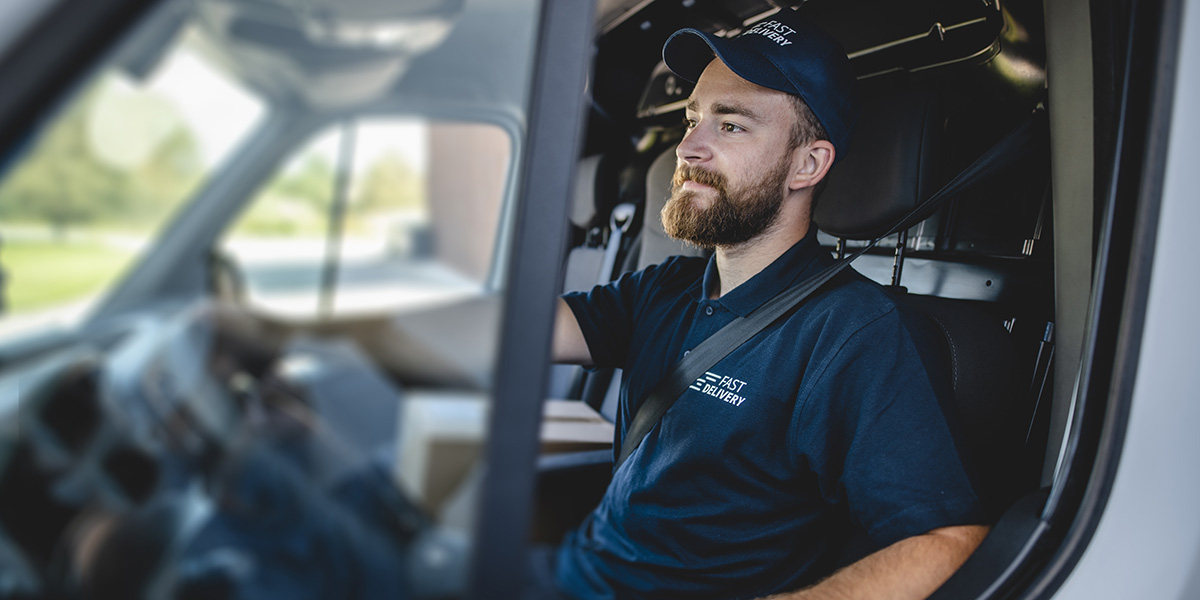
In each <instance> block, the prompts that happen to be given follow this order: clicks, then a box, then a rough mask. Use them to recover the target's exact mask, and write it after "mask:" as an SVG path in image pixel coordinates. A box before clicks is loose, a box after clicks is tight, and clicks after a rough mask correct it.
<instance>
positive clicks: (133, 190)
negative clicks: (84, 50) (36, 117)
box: [0, 80, 204, 236]
mask: <svg viewBox="0 0 1200 600" xmlns="http://www.w3.org/2000/svg"><path fill="white" fill-rule="evenodd" d="M104 85H105V82H104V80H101V81H100V83H99V84H97V85H96V86H95V87H94V88H93V89H92V90H89V91H88V92H87V93H85V94H84V95H83V96H82V97H81V98H80V100H79V101H78V102H77V103H75V104H74V105H72V106H70V107H69V108H68V109H67V110H66V111H64V112H63V114H62V116H61V117H60V118H59V119H58V120H57V121H56V122H54V123H53V124H52V125H51V126H50V127H49V128H48V129H47V130H46V131H45V133H44V134H43V135H42V137H41V138H40V139H39V141H38V142H37V144H36V146H34V147H33V149H32V150H31V151H30V153H29V154H28V155H27V156H26V158H25V160H24V161H23V162H22V163H20V164H19V165H18V166H17V167H16V168H15V169H14V170H13V171H12V172H11V173H10V174H9V176H8V177H7V178H6V179H4V180H2V181H0V216H4V217H6V218H10V219H12V218H19V219H30V220H38V221H44V222H46V223H48V224H49V225H50V226H51V227H52V228H53V229H54V230H55V232H57V234H58V235H60V236H62V235H66V233H67V231H68V229H69V228H71V227H74V226H77V225H79V224H83V223H88V222H92V221H95V220H97V219H104V220H109V221H122V220H129V219H142V218H156V217H161V216H162V214H163V213H164V212H165V211H166V210H169V209H170V207H173V206H175V205H176V204H178V202H179V201H180V200H181V199H183V198H184V197H185V196H186V195H187V194H188V193H189V192H190V191H191V190H192V188H194V186H195V185H196V184H197V183H198V182H199V181H200V179H201V177H202V175H203V173H204V165H203V161H202V158H201V156H200V151H199V146H198V144H197V142H196V138H195V135H194V134H193V133H192V131H191V130H189V129H187V128H186V127H184V126H182V123H183V122H182V120H179V121H178V123H179V125H177V126H175V127H174V129H172V130H171V131H170V133H169V135H167V136H166V137H165V138H164V139H163V141H162V142H160V143H158V144H156V146H155V147H154V148H153V150H152V152H151V153H150V154H149V155H148V156H147V157H146V158H145V160H143V161H142V162H141V164H138V165H134V166H131V167H130V168H127V169H126V168H121V167H117V166H113V165H112V164H110V163H109V162H106V161H104V160H102V159H101V158H100V157H98V156H97V155H96V148H95V147H94V146H93V144H92V142H91V141H89V134H88V124H89V123H88V119H89V118H93V117H94V115H93V111H92V108H93V106H94V104H95V103H96V101H97V98H98V97H99V96H100V91H101V90H102V89H103V87H104ZM168 108H169V107H168ZM115 117H116V118H118V119H119V120H120V121H119V122H122V123H124V122H127V121H126V120H127V119H128V120H132V119H137V118H139V115H137V114H118V115H115Z"/></svg>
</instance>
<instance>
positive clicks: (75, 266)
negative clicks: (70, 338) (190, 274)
mask: <svg viewBox="0 0 1200 600" xmlns="http://www.w3.org/2000/svg"><path fill="white" fill-rule="evenodd" d="M80 89H81V91H80V92H79V93H77V94H76V95H75V97H74V98H72V99H71V100H69V101H68V102H67V103H66V105H65V106H64V107H63V108H62V109H61V110H60V111H58V112H57V113H56V115H55V116H54V118H53V119H51V120H50V122H49V123H48V124H47V125H46V126H45V127H43V128H41V130H40V131H39V132H38V134H37V135H36V136H35V138H34V140H33V142H32V144H31V145H30V146H29V148H28V150H27V152H26V153H25V155H24V156H23V157H22V158H21V160H19V161H18V162H17V163H16V164H15V165H14V166H13V167H12V168H10V169H9V170H8V171H7V172H5V173H3V175H0V269H3V271H2V275H0V344H2V343H4V342H5V341H6V340H9V339H12V338H14V337H18V336H27V335H32V334H37V333H39V332H42V331H47V330H52V329H62V328H66V327H71V326H73V325H74V324H76V323H78V322H79V321H80V320H81V319H82V318H83V317H85V316H86V315H87V314H88V312H89V309H90V308H91V307H92V306H94V305H95V303H96V301H97V300H98V299H99V298H101V297H102V296H103V294H104V293H105V292H106V291H107V290H108V289H109V288H110V287H111V286H112V285H113V284H114V283H116V282H117V281H118V280H119V279H120V277H121V275H122V274H123V273H124V272H125V271H126V269H128V268H129V266H130V264H131V263H132V262H133V261H134V260H135V259H136V258H137V257H138V255H139V252H140V251H141V250H142V249H143V248H145V247H146V245H147V243H148V242H149V241H151V240H153V239H154V237H155V236H156V234H157V233H158V232H159V231H160V230H161V229H162V227H163V225H164V224H165V223H166V222H167V221H168V220H169V219H170V217H171V216H172V215H173V214H174V213H175V211H176V209H177V208H178V207H179V206H180V205H181V204H182V203H183V201H184V200H186V199H187V198H189V197H190V196H191V195H192V194H193V193H194V192H195V191H196V190H197V189H198V188H199V187H200V186H201V185H202V184H203V183H204V182H205V181H206V180H207V179H208V178H209V176H210V175H212V173H213V172H214V170H215V169H216V168H217V166H218V165H220V164H221V163H222V161H224V160H225V159H226V158H227V157H228V156H229V155H230V153H231V152H232V151H233V150H234V149H235V148H236V147H237V146H238V144H239V143H240V142H241V141H242V140H243V139H244V138H245V137H246V135H247V134H248V133H249V132H250V131H251V130H252V129H253V128H254V126H255V125H256V124H257V123H258V122H259V121H260V120H261V119H262V118H263V116H264V113H265V105H264V103H263V101H262V100H261V99H260V98H259V97H257V96H256V95H255V94H253V93H252V92H251V91H250V90H247V89H245V88H244V87H241V86H239V85H238V84H237V83H236V82H235V81H233V80H231V79H230V78H229V77H227V76H225V75H224V74H223V73H222V72H220V71H219V70H217V69H216V68H215V67H214V66H213V65H212V64H211V61H210V60H208V59H206V57H205V56H204V55H203V54H202V53H201V52H200V51H199V48H198V44H197V40H196V36H195V33H194V32H193V31H191V30H185V31H184V32H183V33H182V34H181V35H180V36H179V39H178V41H177V43H175V44H173V45H172V46H171V47H170V48H169V50H168V51H167V53H166V54H165V57H164V58H163V60H161V61H160V62H159V63H158V65H157V67H156V68H154V69H153V70H152V71H151V72H149V73H148V74H147V75H146V76H145V77H142V78H137V77H135V76H133V75H131V74H130V73H129V72H127V71H126V70H122V69H118V68H108V69H104V70H102V71H101V72H100V73H99V74H97V75H96V76H95V77H93V78H92V80H91V81H90V82H88V83H87V84H85V85H84V86H82V87H81V88H80Z"/></svg>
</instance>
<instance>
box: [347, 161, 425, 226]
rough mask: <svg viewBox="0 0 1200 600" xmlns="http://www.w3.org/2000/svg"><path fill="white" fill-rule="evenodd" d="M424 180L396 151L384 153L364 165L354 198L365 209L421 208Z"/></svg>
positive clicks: (422, 206)
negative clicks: (364, 168)
mask: <svg viewBox="0 0 1200 600" xmlns="http://www.w3.org/2000/svg"><path fill="white" fill-rule="evenodd" d="M424 183H425V182H424V179H423V178H422V177H421V176H420V174H418V173H417V172H416V170H415V169H413V168H412V166H411V165H410V164H409V163H408V161H407V160H405V159H404V157H403V156H401V155H400V154H399V153H398V152H395V151H390V152H385V153H383V154H381V155H379V157H378V158H376V159H375V161H374V162H372V163H371V164H370V165H368V166H367V168H366V171H365V173H364V174H363V176H362V179H361V185H359V186H358V188H357V190H356V191H357V193H356V194H355V196H354V198H353V201H354V202H355V203H356V204H357V205H358V206H359V207H361V208H362V209H363V210H367V211H388V210H424V209H425V202H424V198H425V186H424Z"/></svg>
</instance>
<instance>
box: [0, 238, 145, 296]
mask: <svg viewBox="0 0 1200 600" xmlns="http://www.w3.org/2000/svg"><path fill="white" fill-rule="evenodd" d="M134 254H135V252H134V251H133V250H126V249H123V248H116V247H112V246H109V245H107V244H104V243H101V242H98V241H92V240H88V241H78V242H76V241H72V240H70V239H68V240H65V241H61V242H54V241H49V240H47V241H26V240H4V241H3V243H2V244H0V268H3V269H4V273H5V280H4V281H5V285H4V287H5V289H4V295H5V298H6V299H7V300H8V310H10V311H12V312H14V313H17V312H30V311H34V310H39V309H43V308H50V307H53V306H57V305H61V304H68V303H71V302H77V301H80V300H84V299H87V298H89V297H91V296H93V295H95V294H96V293H98V292H101V291H103V290H104V289H105V288H106V287H107V286H108V285H109V284H110V283H112V282H113V281H115V280H116V278H117V276H118V275H120V272H121V271H122V270H123V269H124V268H125V267H126V266H127V265H128V264H129V262H130V260H131V259H133V257H134Z"/></svg>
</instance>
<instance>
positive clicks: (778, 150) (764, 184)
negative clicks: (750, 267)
mask: <svg viewBox="0 0 1200 600" xmlns="http://www.w3.org/2000/svg"><path fill="white" fill-rule="evenodd" d="M791 102H792V101H791V99H790V98H789V97H788V96H787V94H785V93H783V92H779V91H775V90H770V89H767V88H764V87H761V86H758V85H755V84H753V83H750V82H748V81H746V80H744V79H742V78H741V77H738V76H737V75H736V74H734V73H733V71H730V70H729V68H728V67H726V66H725V64H724V63H722V62H721V61H719V60H714V61H713V62H712V63H711V64H709V66H708V68H707V69H705V71H704V74H703V75H701V76H700V80H699V81H698V82H697V83H696V88H695V91H693V92H692V96H691V99H690V100H689V102H688V108H687V119H688V132H687V135H685V136H684V139H683V141H682V142H681V143H680V144H679V148H678V149H677V150H676V155H677V157H678V162H677V164H676V168H675V177H674V179H673V181H672V185H671V199H670V200H669V201H668V202H667V205H666V206H665V207H664V208H663V211H662V219H663V227H664V229H665V230H666V232H667V235H670V236H671V237H674V238H677V239H681V240H684V241H687V242H690V243H692V244H695V245H697V246H700V247H703V248H714V247H717V246H733V245H737V244H740V243H742V242H746V241H749V240H751V239H753V238H755V237H756V236H758V235H760V234H762V233H763V232H764V231H767V230H768V229H769V228H770V227H771V226H772V225H773V224H774V223H775V221H776V219H777V217H778V215H779V210H780V207H781V206H782V204H783V201H784V198H785V194H786V192H787V190H788V180H789V178H790V175H791V171H792V169H793V164H792V152H790V150H791V149H792V143H791V142H792V140H791V132H792V124H793V122H794V119H796V118H797V117H796V113H795V110H794V109H793V107H792V103H791Z"/></svg>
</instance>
